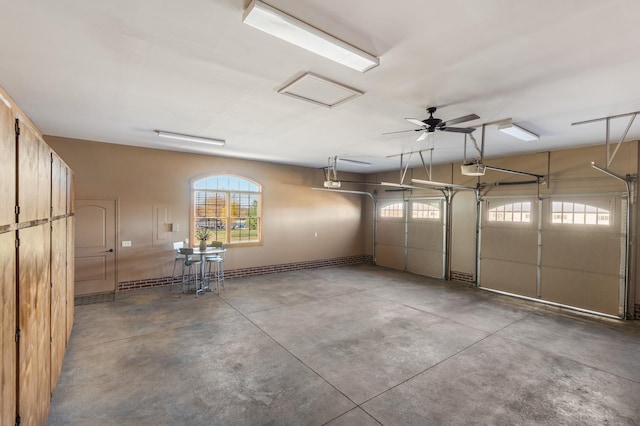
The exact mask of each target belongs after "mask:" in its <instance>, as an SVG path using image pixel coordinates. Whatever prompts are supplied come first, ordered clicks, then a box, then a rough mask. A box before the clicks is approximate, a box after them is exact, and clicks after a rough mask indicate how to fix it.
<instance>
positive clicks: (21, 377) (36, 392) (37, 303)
mask: <svg viewBox="0 0 640 426" xmlns="http://www.w3.org/2000/svg"><path fill="white" fill-rule="evenodd" d="M50 232H51V228H50V225H49V224H48V223H45V224H42V225H38V226H34V227H31V228H24V229H20V230H19V231H18V238H19V239H20V246H19V248H18V257H19V265H20V274H19V277H18V292H19V296H20V297H19V307H18V309H19V315H18V327H19V328H20V341H19V346H18V351H19V358H18V359H19V368H18V395H19V399H18V401H19V408H18V413H19V414H20V417H21V419H22V422H23V424H27V425H32V424H33V425H35V424H38V425H43V424H45V423H46V421H47V415H48V412H49V404H50V395H51V394H50V389H51V384H50V380H51V374H50V368H51V346H50V343H49V339H50V336H51V323H50V321H51V311H50V307H51V299H50V289H49V274H50V257H49V256H50V249H51V244H50Z"/></svg>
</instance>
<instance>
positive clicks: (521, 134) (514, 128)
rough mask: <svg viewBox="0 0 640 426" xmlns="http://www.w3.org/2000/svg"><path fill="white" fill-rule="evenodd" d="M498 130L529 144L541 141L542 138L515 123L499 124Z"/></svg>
mask: <svg viewBox="0 0 640 426" xmlns="http://www.w3.org/2000/svg"><path fill="white" fill-rule="evenodd" d="M498 130H500V131H501V132H503V133H506V134H508V135H511V136H513V137H516V138H518V139H520V140H523V141H527V142H528V141H537V140H538V139H540V136H538V135H536V134H535V133H533V132H531V131H529V130H527V129H524V128H522V127H520V126H518V125H517V124H513V123H502V124H498Z"/></svg>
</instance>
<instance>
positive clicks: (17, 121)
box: [16, 118, 20, 136]
mask: <svg viewBox="0 0 640 426" xmlns="http://www.w3.org/2000/svg"><path fill="white" fill-rule="evenodd" d="M16 136H20V120H18V119H17V118H16Z"/></svg>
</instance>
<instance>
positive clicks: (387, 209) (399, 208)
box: [380, 203, 404, 218]
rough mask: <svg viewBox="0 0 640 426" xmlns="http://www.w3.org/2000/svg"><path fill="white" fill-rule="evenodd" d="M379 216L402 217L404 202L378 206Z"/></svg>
mask: <svg viewBox="0 0 640 426" xmlns="http://www.w3.org/2000/svg"><path fill="white" fill-rule="evenodd" d="M380 217H386V218H402V217H404V204H403V203H393V204H387V205H386V206H383V207H382V208H380Z"/></svg>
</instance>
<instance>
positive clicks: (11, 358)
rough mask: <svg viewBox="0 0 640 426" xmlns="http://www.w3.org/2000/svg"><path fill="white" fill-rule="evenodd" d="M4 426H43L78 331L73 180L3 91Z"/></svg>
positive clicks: (0, 380) (0, 276)
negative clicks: (75, 322)
mask: <svg viewBox="0 0 640 426" xmlns="http://www.w3.org/2000/svg"><path fill="white" fill-rule="evenodd" d="M0 156H1V157H0V158H1V160H0V161H2V165H1V166H0V280H1V281H0V283H1V285H2V287H0V324H1V328H0V351H1V353H0V359H1V360H2V363H1V365H0V386H1V388H0V424H2V425H5V424H7V425H9V424H15V423H16V422H17V419H18V416H19V418H20V423H21V424H29V425H32V424H33V425H44V424H46V421H47V416H48V414H49V407H50V397H51V395H52V393H53V390H54V389H55V385H56V382H57V380H58V377H59V375H60V371H61V368H62V360H63V358H64V353H65V350H66V347H67V342H68V340H69V337H70V334H71V328H72V326H73V312H74V311H73V297H74V288H73V269H74V257H73V247H74V240H73V238H74V220H73V199H72V197H73V173H72V171H71V170H70V169H69V167H68V166H67V165H66V164H65V163H64V162H63V161H62V160H61V159H60V158H59V157H58V156H57V155H56V154H55V153H54V152H53V151H52V150H51V148H49V146H48V145H47V144H46V143H45V142H44V140H43V138H42V135H41V134H40V133H39V132H38V130H37V129H36V128H35V127H34V126H33V124H32V123H31V122H30V121H29V119H28V118H27V117H26V116H25V115H24V114H23V113H22V111H20V109H19V108H18V107H17V106H16V105H15V103H14V102H13V101H12V100H11V98H10V97H9V96H8V95H7V94H6V93H5V92H4V91H3V90H2V89H1V88H0Z"/></svg>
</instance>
